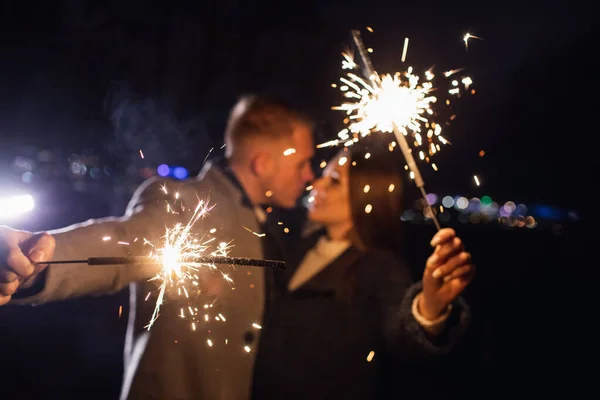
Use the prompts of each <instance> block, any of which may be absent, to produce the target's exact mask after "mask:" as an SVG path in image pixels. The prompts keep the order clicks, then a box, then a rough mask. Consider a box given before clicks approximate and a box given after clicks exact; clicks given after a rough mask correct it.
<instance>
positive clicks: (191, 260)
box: [144, 187, 228, 330]
mask: <svg viewBox="0 0 600 400" xmlns="http://www.w3.org/2000/svg"><path fill="white" fill-rule="evenodd" d="M163 190H164V191H165V192H166V188H165V187H163ZM175 198H176V199H178V198H179V196H178V195H177V193H176V194H175ZM170 208H171V209H172V208H173V207H170ZM182 208H183V207H182ZM211 209H212V206H211V205H209V203H208V201H204V200H201V201H199V202H198V205H197V206H196V209H195V210H194V212H193V213H192V216H191V218H190V220H189V221H188V223H187V224H183V223H178V224H176V225H175V226H174V227H172V228H166V232H165V235H164V237H163V243H162V244H161V246H155V245H154V244H152V243H150V242H149V241H147V240H144V243H145V244H147V245H150V246H152V252H151V253H150V256H151V257H153V258H155V259H156V262H157V264H159V265H160V266H161V270H160V272H159V273H158V274H157V275H156V276H155V277H154V278H152V279H151V281H154V280H158V281H160V282H161V283H160V287H159V293H158V298H157V300H156V306H155V308H154V312H153V314H152V318H151V320H150V322H149V323H148V325H147V328H148V329H150V328H151V327H152V325H153V324H154V322H155V321H156V319H157V318H158V315H159V312H160V307H161V306H162V304H163V301H164V297H165V293H166V291H167V290H168V289H169V288H177V289H178V290H177V291H178V293H179V294H180V295H183V296H185V298H188V299H189V297H190V296H189V292H188V289H187V288H186V286H188V284H189V283H191V284H192V285H193V286H197V285H198V282H197V281H198V279H199V277H198V274H197V273H198V271H199V269H200V268H201V267H208V268H212V269H215V268H216V266H215V265H214V264H208V263H198V262H197V261H196V260H197V258H198V257H202V256H205V255H209V254H210V255H226V254H227V249H228V244H227V243H223V242H222V243H220V244H219V246H217V248H216V250H215V251H213V252H210V253H209V252H208V249H209V243H210V242H212V241H213V240H214V238H213V239H208V240H204V241H202V240H201V239H200V238H198V237H196V235H194V234H193V228H194V224H195V223H196V222H197V221H198V220H200V219H202V218H204V217H206V216H207V215H208V213H209V211H210V210H211ZM207 253H208V254H207ZM223 277H224V278H225V279H226V280H227V277H226V275H225V274H223ZM181 315H182V316H190V317H192V329H194V330H195V327H196V325H195V321H194V318H195V316H196V315H197V310H196V309H195V308H193V307H191V306H188V309H187V313H184V311H183V309H182V310H181Z"/></svg>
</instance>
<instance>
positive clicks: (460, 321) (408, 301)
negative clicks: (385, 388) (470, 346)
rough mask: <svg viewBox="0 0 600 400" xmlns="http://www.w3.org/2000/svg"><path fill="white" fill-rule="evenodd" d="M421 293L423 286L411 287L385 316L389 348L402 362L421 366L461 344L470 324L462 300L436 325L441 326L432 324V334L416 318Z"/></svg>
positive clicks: (390, 307)
mask: <svg viewBox="0 0 600 400" xmlns="http://www.w3.org/2000/svg"><path fill="white" fill-rule="evenodd" d="M421 290H422V288H421V284H420V283H419V284H415V285H413V286H411V287H410V288H409V289H408V290H407V292H406V294H405V296H404V298H403V299H402V300H401V301H399V302H396V303H395V304H394V303H391V304H390V305H389V306H388V310H387V311H386V312H385V313H384V315H385V319H384V328H383V329H384V333H385V337H386V342H387V344H388V348H389V350H390V351H391V352H393V353H394V354H395V355H396V356H397V357H398V358H399V359H401V360H403V361H411V362H421V361H424V360H428V359H429V358H430V357H432V356H439V355H443V354H447V353H449V352H450V351H452V350H453V349H454V348H455V347H456V346H457V344H458V343H459V342H460V340H461V338H462V336H463V335H464V332H465V329H466V327H467V326H468V324H469V310H468V307H467V306H466V304H465V303H464V301H462V300H461V299H459V300H458V301H457V302H455V304H454V305H453V307H452V310H451V311H450V312H449V313H448V316H447V318H446V319H444V320H443V321H434V322H438V323H439V324H433V325H434V326H435V328H434V329H433V332H432V329H430V328H431V327H425V326H424V325H427V324H425V323H423V321H422V320H421V321H419V319H420V318H418V317H417V316H416V315H415V309H414V306H415V299H416V297H417V296H418V294H419V293H420V292H421ZM417 315H418V311H417ZM436 330H439V331H437V332H435V331H436Z"/></svg>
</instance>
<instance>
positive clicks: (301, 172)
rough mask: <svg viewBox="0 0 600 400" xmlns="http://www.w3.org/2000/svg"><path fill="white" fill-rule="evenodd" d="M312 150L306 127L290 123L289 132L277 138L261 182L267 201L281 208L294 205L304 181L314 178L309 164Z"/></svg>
mask: <svg viewBox="0 0 600 400" xmlns="http://www.w3.org/2000/svg"><path fill="white" fill-rule="evenodd" d="M314 152H315V151H314V144H313V139H312V132H311V130H310V128H309V127H308V126H307V125H306V124H303V123H296V124H294V132H293V134H292V136H291V137H289V138H287V139H286V140H284V141H281V142H278V144H277V145H276V147H275V148H274V152H273V153H272V157H273V163H271V165H272V167H273V170H272V171H270V173H269V174H268V175H269V178H268V179H267V182H265V184H266V185H265V186H266V187H267V188H268V189H267V198H268V201H269V202H270V203H271V204H273V205H275V206H279V207H284V208H292V207H294V206H295V205H296V202H297V201H298V199H299V198H300V196H302V194H303V193H304V191H305V189H306V185H307V183H309V182H311V181H312V180H313V179H314V178H315V176H314V174H313V171H312V169H311V164H310V162H311V159H312V157H313V155H314Z"/></svg>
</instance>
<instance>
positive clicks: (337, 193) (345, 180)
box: [308, 153, 352, 226]
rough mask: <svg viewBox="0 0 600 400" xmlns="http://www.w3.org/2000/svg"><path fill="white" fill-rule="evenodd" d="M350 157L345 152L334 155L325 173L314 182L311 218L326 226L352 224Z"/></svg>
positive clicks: (310, 206) (310, 208) (310, 210)
mask: <svg viewBox="0 0 600 400" xmlns="http://www.w3.org/2000/svg"><path fill="white" fill-rule="evenodd" d="M349 175H350V159H349V158H347V157H346V156H345V155H344V153H342V154H341V155H338V156H336V157H334V158H333V159H332V160H331V161H329V163H328V164H327V166H326V167H325V169H324V170H323V175H322V176H321V177H320V178H319V179H317V180H316V181H315V182H314V183H313V190H312V191H311V201H310V202H309V205H308V210H309V214H308V216H309V218H310V220H311V221H313V222H318V223H320V224H322V225H325V226H333V225H341V224H351V216H352V212H351V208H350V182H349V179H350V178H349Z"/></svg>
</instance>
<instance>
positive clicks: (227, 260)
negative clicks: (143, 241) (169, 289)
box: [38, 256, 286, 269]
mask: <svg viewBox="0 0 600 400" xmlns="http://www.w3.org/2000/svg"><path fill="white" fill-rule="evenodd" d="M179 262H181V263H185V264H198V265H204V264H227V265H238V266H244V267H259V268H277V269H285V268H286V264H285V262H284V261H276V260H258V259H254V258H243V257H225V256H203V257H190V258H186V259H185V261H179ZM157 263H158V261H157V260H156V259H155V258H153V257H90V258H87V259H85V260H58V261H46V262H41V263H38V264H43V265H48V264H49V265H53V264H87V265H129V264H157Z"/></svg>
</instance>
